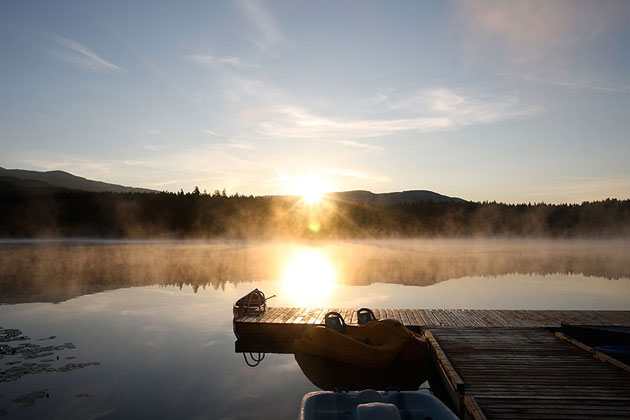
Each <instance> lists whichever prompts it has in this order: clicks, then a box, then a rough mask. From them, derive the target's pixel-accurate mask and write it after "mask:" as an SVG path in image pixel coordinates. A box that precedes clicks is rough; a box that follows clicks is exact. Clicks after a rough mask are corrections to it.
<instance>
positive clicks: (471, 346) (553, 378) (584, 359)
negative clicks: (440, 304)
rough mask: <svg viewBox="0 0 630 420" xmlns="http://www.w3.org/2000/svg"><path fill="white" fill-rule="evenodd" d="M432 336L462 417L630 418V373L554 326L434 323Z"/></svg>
mask: <svg viewBox="0 0 630 420" xmlns="http://www.w3.org/2000/svg"><path fill="white" fill-rule="evenodd" d="M425 334H426V336H427V339H428V340H429V342H430V344H431V348H432V356H433V359H434V362H435V363H436V365H437V366H438V367H439V371H440V373H441V374H442V376H443V379H444V381H445V384H446V386H447V389H448V391H449V393H450V396H451V399H452V401H453V403H454V405H455V406H456V408H457V410H458V411H459V413H458V414H459V415H460V417H463V418H474V419H484V418H488V419H491V418H493V419H512V418H520V419H524V418H532V419H533V418H545V419H560V418H570V419H578V418H579V419H595V418H607V419H610V418H618V419H629V418H630V372H629V371H627V370H626V369H624V368H623V366H622V367H620V366H619V365H615V364H614V362H615V360H614V359H612V360H611V361H612V362H613V363H610V362H609V361H605V360H599V359H597V358H595V357H593V356H592V355H591V354H590V353H588V352H587V351H584V350H583V349H581V348H580V347H578V346H576V345H574V344H572V343H571V342H569V341H565V340H562V339H560V338H558V337H556V336H555V335H554V333H553V332H551V331H549V330H547V329H544V328H432V329H430V330H427V331H426V332H425ZM620 365H621V364H620Z"/></svg>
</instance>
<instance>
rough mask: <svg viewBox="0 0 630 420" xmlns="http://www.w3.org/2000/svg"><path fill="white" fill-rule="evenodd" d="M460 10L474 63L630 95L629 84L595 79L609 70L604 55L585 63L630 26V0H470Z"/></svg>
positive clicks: (571, 86)
mask: <svg viewBox="0 0 630 420" xmlns="http://www.w3.org/2000/svg"><path fill="white" fill-rule="evenodd" d="M456 10H457V11H458V13H457V18H456V19H455V22H456V24H457V26H458V27H461V28H463V32H462V45H463V51H464V55H465V58H466V60H467V61H468V62H469V63H474V64H476V65H481V66H494V67H498V68H500V69H502V70H500V71H501V72H503V73H509V74H510V75H512V76H514V77H516V78H519V79H524V80H530V81H535V82H543V83H547V84H550V85H555V86H561V87H565V88H568V89H590V90H600V91H608V92H622V93H625V92H626V91H627V88H628V86H627V80H624V79H619V80H606V83H604V82H602V80H601V79H600V78H598V77H596V76H595V74H593V69H595V68H599V69H605V68H606V67H607V66H608V65H609V63H607V62H606V61H602V60H601V56H599V55H598V56H596V57H593V59H592V60H590V61H591V62H592V64H589V65H588V66H584V61H585V57H588V56H589V55H592V51H593V50H592V48H593V45H594V42H597V41H596V39H597V38H598V37H600V36H601V35H602V34H604V33H605V32H607V31H611V30H613V29H614V28H616V27H623V26H624V25H627V22H628V19H630V2H628V1H618V0H612V1H610V0H609V1H604V0H602V1H597V2H588V1H585V2H576V1H571V0H555V1H547V0H529V1H510V2H506V1H501V0H464V1H461V2H458V3H457V9H456ZM567 69H571V70H570V72H568V71H567Z"/></svg>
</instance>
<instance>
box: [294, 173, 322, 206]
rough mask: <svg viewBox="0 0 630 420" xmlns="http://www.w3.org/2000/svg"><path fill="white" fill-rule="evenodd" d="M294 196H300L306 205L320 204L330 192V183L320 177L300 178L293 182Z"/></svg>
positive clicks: (304, 176)
mask: <svg viewBox="0 0 630 420" xmlns="http://www.w3.org/2000/svg"><path fill="white" fill-rule="evenodd" d="M292 190H293V194H296V195H299V196H300V197H301V198H302V201H304V202H305V203H306V204H310V205H314V204H317V203H319V202H320V201H321V200H322V198H323V197H324V195H325V194H326V193H327V192H328V191H330V181H329V180H328V179H326V178H325V177H322V176H318V175H303V176H298V177H296V178H295V180H294V181H293V187H292Z"/></svg>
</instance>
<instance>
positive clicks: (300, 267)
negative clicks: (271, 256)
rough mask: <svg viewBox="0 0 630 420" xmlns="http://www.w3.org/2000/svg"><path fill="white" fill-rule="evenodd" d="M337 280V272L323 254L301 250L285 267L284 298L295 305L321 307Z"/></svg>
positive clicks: (283, 275)
mask: <svg viewBox="0 0 630 420" xmlns="http://www.w3.org/2000/svg"><path fill="white" fill-rule="evenodd" d="M337 278H338V273H337V270H336V269H335V267H334V266H333V264H332V262H331V260H330V257H329V256H328V255H327V254H326V253H325V252H324V251H322V250H320V249H317V248H310V247H300V248H298V249H296V250H295V252H294V253H293V254H292V255H291V257H290V258H289V260H288V261H287V262H286V265H285V266H284V270H283V272H282V285H283V289H284V295H286V296H288V297H289V298H290V299H291V301H293V303H294V304H295V305H297V306H317V305H322V304H324V303H325V300H326V299H327V298H328V297H329V296H330V295H331V294H332V292H333V290H334V289H335V287H336V286H337Z"/></svg>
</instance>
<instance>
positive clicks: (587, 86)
mask: <svg viewBox="0 0 630 420" xmlns="http://www.w3.org/2000/svg"><path fill="white" fill-rule="evenodd" d="M506 76H511V75H510V74H506ZM513 76H515V77H520V78H522V79H524V80H529V81H531V82H536V83H542V84H546V85H553V86H559V87H563V88H567V89H571V90H595V91H601V92H613V93H630V87H625V86H609V85H606V84H604V83H594V82H592V83H586V82H580V81H576V80H571V79H566V80H558V79H550V78H541V77H536V76H529V75H517V74H515V75H513Z"/></svg>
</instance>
